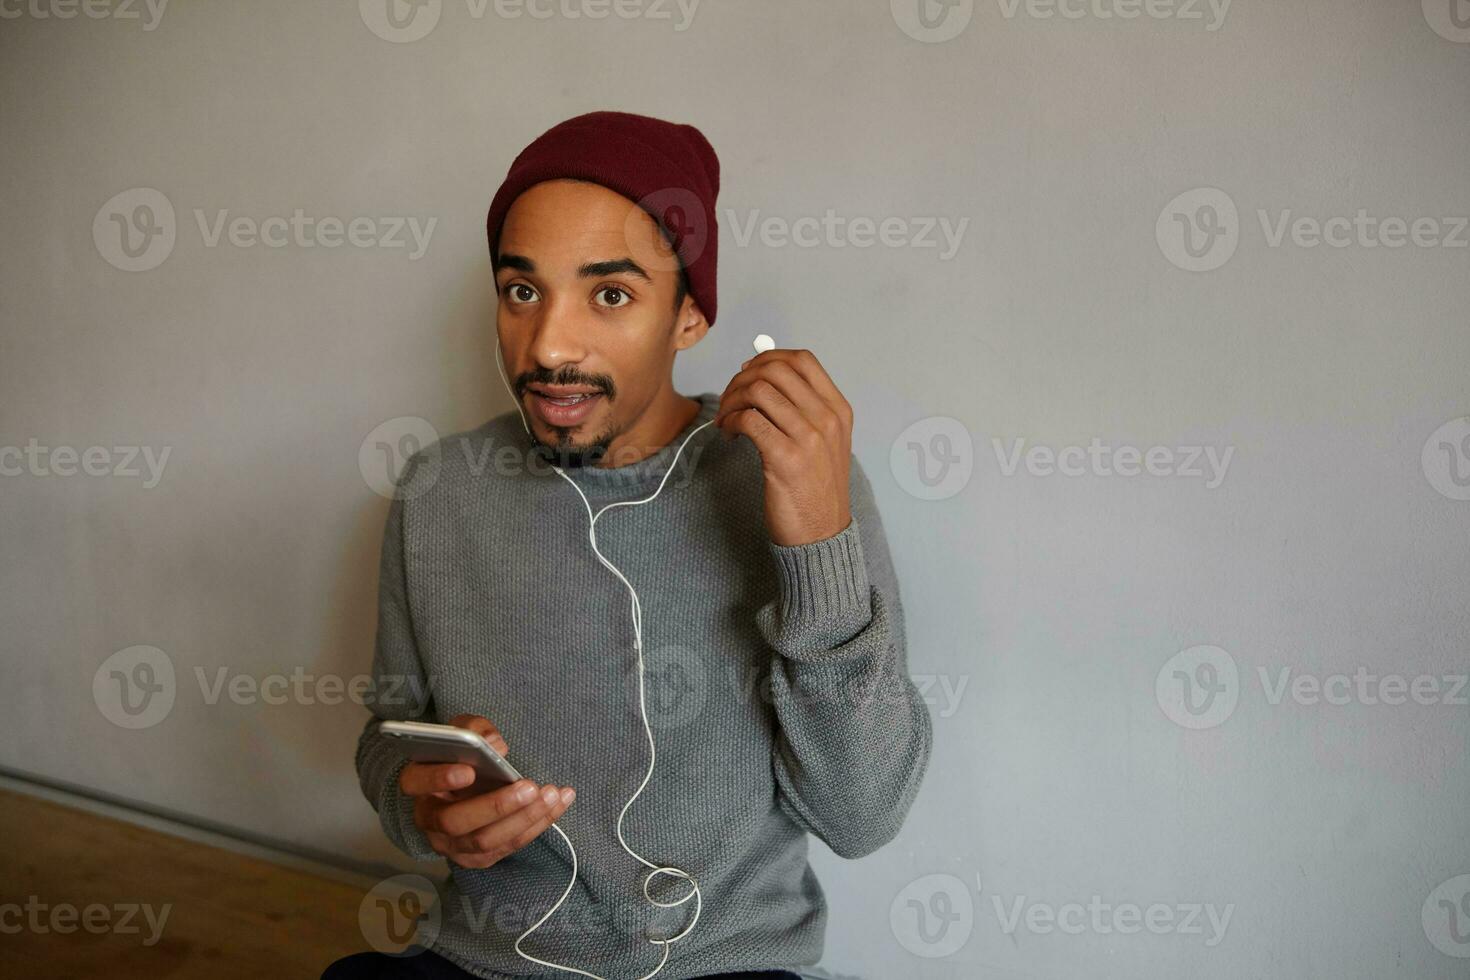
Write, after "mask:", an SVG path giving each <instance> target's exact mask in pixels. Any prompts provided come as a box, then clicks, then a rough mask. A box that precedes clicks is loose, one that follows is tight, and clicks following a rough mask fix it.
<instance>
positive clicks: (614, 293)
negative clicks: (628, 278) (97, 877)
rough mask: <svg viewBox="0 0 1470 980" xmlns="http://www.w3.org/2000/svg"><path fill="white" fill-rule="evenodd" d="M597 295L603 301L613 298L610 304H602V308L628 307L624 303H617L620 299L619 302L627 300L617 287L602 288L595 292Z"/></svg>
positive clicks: (625, 295)
mask: <svg viewBox="0 0 1470 980" xmlns="http://www.w3.org/2000/svg"><path fill="white" fill-rule="evenodd" d="M597 295H598V296H599V297H601V298H603V299H607V298H608V297H613V299H612V301H611V302H607V303H603V304H602V305H603V306H611V307H618V306H627V305H628V304H627V303H626V302H619V301H618V300H620V299H621V300H626V299H627V298H628V294H627V293H625V292H624V291H623V290H621V289H619V288H618V287H617V286H603V287H602V288H601V289H599V290H598V291H597Z"/></svg>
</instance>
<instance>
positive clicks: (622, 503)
mask: <svg viewBox="0 0 1470 980" xmlns="http://www.w3.org/2000/svg"><path fill="white" fill-rule="evenodd" d="M754 346H755V352H756V353H757V354H760V353H763V352H765V351H768V350H771V349H772V348H774V347H775V346H776V342H775V341H774V340H772V339H771V338H770V336H768V335H767V334H761V335H759V336H758V337H756V338H755V342H754ZM495 364H496V366H497V367H498V368H499V369H500V380H501V381H503V382H504V383H505V390H506V391H508V392H510V397H511V400H512V401H514V402H515V405H516V411H517V412H518V413H519V414H520V416H521V425H522V426H523V427H524V428H525V430H526V434H527V435H531V424H530V422H529V421H527V419H526V411H525V409H524V408H522V407H521V401H520V399H519V398H517V397H516V393H515V391H514V389H512V388H511V386H510V379H509V378H507V377H506V375H505V362H504V360H503V359H502V356H501V353H500V337H499V335H498V334H497V336H496V338H495ZM713 421H714V419H710V420H709V422H704V423H701V424H700V425H699V426H698V427H696V428H695V430H694V432H691V433H689V435H688V436H686V437H685V438H684V441H683V442H682V443H680V444H679V448H678V450H676V451H675V453H674V458H673V459H672V460H670V462H669V469H668V471H667V472H666V473H664V476H663V479H662V480H660V481H659V484H658V488H657V489H655V490H654V491H653V493H651V494H649V495H648V496H647V497H644V498H643V499H642V500H619V501H615V502H613V503H610V504H607V505H606V506H604V507H603V508H602V509H600V510H599V511H598V512H597V513H595V514H594V513H592V505H591V503H589V502H588V500H587V495H586V494H585V493H583V492H582V488H581V487H579V486H577V483H576V481H575V480H573V479H572V478H571V477H569V476H567V475H566V472H565V471H563V470H562V468H561V467H559V466H555V465H553V466H552V467H551V468H552V469H554V470H556V472H557V474H558V475H559V476H561V478H562V479H563V480H566V481H567V482H568V483H570V484H571V485H572V489H573V490H575V491H577V496H579V497H581V498H582V505H583V506H584V507H586V508H587V518H588V522H589V523H588V527H587V540H588V541H589V542H591V544H592V551H593V553H594V554H596V555H597V560H598V561H600V562H602V564H603V565H604V566H606V567H607V569H608V570H609V571H611V572H612V573H613V574H614V575H616V576H617V577H618V580H619V581H620V582H622V583H623V584H624V585H625V586H627V587H628V593H629V595H630V596H631V597H632V613H633V647H634V650H635V651H636V652H637V654H638V710H639V713H640V715H641V716H642V719H643V731H644V732H645V733H646V734H647V735H648V772H647V774H646V775H644V777H643V782H641V783H639V784H638V789H637V790H636V791H634V793H633V795H632V796H630V797H628V802H627V803H625V804H623V809H622V812H620V813H619V814H618V823H617V834H618V843H619V844H621V845H622V846H623V850H625V851H627V852H628V853H629V854H631V855H632V856H633V857H634V858H635V859H637V860H638V861H639V863H641V864H644V865H646V866H647V867H649V868H651V869H652V870H651V871H650V872H649V873H648V875H647V877H645V878H644V879H643V897H644V898H646V899H648V901H649V903H650V904H652V905H656V906H658V907H660V908H672V907H674V906H676V905H683V904H684V903H685V902H687V901H689V899H690V898H694V899H695V903H694V917H693V918H692V919H690V920H689V925H687V926H685V927H684V930H683V931H682V932H680V933H679V934H678V935H676V936H670V937H669V938H667V939H652V938H650V939H649V940H648V941H649V942H651V943H655V944H659V945H662V946H663V948H664V955H663V959H661V960H659V964H658V966H656V967H654V969H653V972H652V973H645V974H643V976H641V977H639V978H638V980H649V978H650V977H652V976H653V975H654V974H655V973H658V971H659V970H662V969H663V968H664V964H665V963H667V962H668V960H669V944H670V943H675V942H678V941H679V940H680V939H683V938H684V937H685V936H687V935H689V933H690V932H691V931H692V930H693V929H694V924H695V923H696V922H698V921H699V913H700V910H701V909H702V908H703V906H704V899H703V897H702V896H701V895H700V892H699V882H698V881H696V880H695V878H694V876H693V875H691V874H690V873H689V872H687V871H684V870H683V869H681V868H676V867H674V866H673V865H664V866H662V867H660V866H659V865H657V864H654V863H653V862H652V861H649V860H647V859H645V858H644V857H643V856H642V855H640V854H638V853H637V852H636V851H634V850H633V849H632V848H631V847H629V846H628V842H627V841H626V840H624V839H623V817H624V815H626V814H627V812H628V807H630V806H632V805H633V801H634V800H636V799H638V796H639V794H640V793H642V792H643V787H645V786H647V785H648V781H649V779H651V778H653V767H654V764H655V762H656V761H657V749H656V748H655V746H654V742H653V729H652V728H651V727H650V726H649V724H648V706H647V702H646V701H645V699H644V690H643V610H642V607H641V606H640V605H639V603H638V590H636V589H634V588H633V585H632V583H631V582H629V581H628V580H627V579H626V578H624V577H623V573H622V572H620V571H618V569H617V567H616V566H615V565H613V563H612V562H610V561H608V560H607V558H606V557H605V556H604V555H603V553H602V552H601V551H598V549H597V519H598V518H599V517H601V516H602V515H603V514H605V513H607V512H608V511H609V510H611V509H612V508H614V507H636V506H638V505H639V504H646V503H648V502H649V501H650V500H652V499H653V498H654V497H657V496H658V495H659V493H660V492H661V491H662V490H663V488H664V484H665V483H667V482H668V480H669V473H672V472H673V471H674V466H675V465H676V464H677V463H678V462H679V454H680V453H682V452H683V451H684V447H685V446H687V445H688V444H689V440H690V439H693V438H694V435H695V433H697V432H699V430H700V429H703V428H704V427H705V426H707V425H709V424H710V423H711V422H713ZM532 438H533V439H534V436H533V437H532ZM551 829H552V830H554V831H556V832H557V833H558V834H560V835H561V839H562V840H564V841H566V843H567V850H569V851H570V852H571V855H572V879H571V880H570V881H568V882H567V887H566V891H564V892H562V893H561V898H558V899H557V900H556V904H555V905H553V906H552V907H551V908H549V909H547V911H546V914H545V915H543V916H541V918H539V919H537V920H536V922H535V923H534V924H533V925H532V926H531V928H529V929H527V930H526V931H525V932H523V933H521V934H520V936H519V937H517V939H516V942H515V950H516V953H517V954H518V955H519V956H520V957H521V958H522V959H526V960H530V961H531V962H532V963H540V964H541V965H542V966H549V967H551V968H552V969H556V970H566V971H568V972H570V973H580V974H581V975H582V976H584V977H591V978H592V980H608V978H606V977H601V976H598V975H597V974H595V973H589V972H587V971H586V970H579V969H577V968H576V967H574V966H564V965H562V964H560V963H552V962H550V961H549V960H542V959H537V958H536V957H534V956H532V955H531V954H529V953H527V952H525V951H523V950H522V949H521V941H522V940H524V939H525V938H526V937H527V936H529V935H530V934H531V933H533V932H535V931H536V930H537V929H539V928H541V923H543V922H545V921H546V920H547V919H549V918H551V914H552V913H553V912H555V911H556V910H557V909H559V908H560V907H561V903H562V902H564V901H566V899H567V896H568V895H570V894H571V893H572V886H573V885H575V884H576V883H577V849H576V848H575V847H573V846H572V840H571V838H570V837H568V836H567V835H566V832H565V831H564V830H562V829H561V828H560V827H558V826H557V825H556V824H554V823H553V824H552V825H551ZM658 874H666V875H669V876H671V877H675V878H684V879H687V880H688V881H689V884H690V885H692V886H693V888H692V890H691V891H690V892H689V893H688V894H687V895H685V896H684V897H683V898H681V899H679V900H678V901H674V902H660V901H657V900H655V899H654V897H653V896H652V895H650V894H649V893H648V883H649V882H651V881H652V880H653V877H654V875H658Z"/></svg>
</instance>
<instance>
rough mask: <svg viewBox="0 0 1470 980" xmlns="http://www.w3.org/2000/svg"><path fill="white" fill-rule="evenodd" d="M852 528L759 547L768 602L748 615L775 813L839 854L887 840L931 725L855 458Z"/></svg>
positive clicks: (917, 775) (914, 786) (912, 788)
mask: <svg viewBox="0 0 1470 980" xmlns="http://www.w3.org/2000/svg"><path fill="white" fill-rule="evenodd" d="M849 492H850V499H851V505H850V506H851V511H852V522H851V523H850V524H849V525H848V526H847V527H846V528H845V529H843V530H842V531H840V532H838V533H837V534H835V535H833V536H832V537H829V538H824V539H823V540H821V541H814V542H811V543H809V544H803V545H790V546H787V545H778V544H775V543H773V542H768V544H769V548H770V551H771V554H772V556H773V557H774V559H775V565H776V576H777V589H776V597H775V598H774V599H772V600H771V601H770V602H768V603H767V604H766V605H764V606H762V607H761V608H760V609H759V610H758V611H757V613H756V620H757V625H758V628H759V629H760V632H761V634H762V636H763V637H764V638H765V640H766V642H767V643H768V644H769V645H770V646H771V647H772V649H773V650H774V654H773V656H772V658H771V683H770V686H771V698H772V701H773V705H774V708H775V712H776V717H777V722H778V732H777V736H776V745H775V749H774V751H773V754H772V765H773V767H774V770H775V777H776V783H777V787H778V805H779V806H780V807H781V808H782V810H783V811H785V812H786V813H787V814H788V815H789V816H790V817H791V818H792V819H793V820H795V821H796V823H797V824H798V825H799V826H801V827H804V828H805V829H806V830H808V831H809V832H811V833H812V834H815V835H816V836H817V837H819V838H820V839H821V840H822V841H823V842H824V843H826V844H827V846H828V847H830V848H831V849H832V850H833V852H834V853H836V854H837V855H839V856H841V857H845V858H859V857H863V856H864V855H866V854H870V853H872V852H873V851H875V850H877V849H878V848H879V847H881V846H883V845H884V844H886V843H888V842H889V841H891V840H892V839H893V838H894V837H895V836H896V835H897V834H898V831H899V828H900V827H901V826H902V824H903V821H904V818H905V817H906V815H907V814H908V810H909V808H910V806H911V805H912V803H913V801H914V797H915V796H916V795H917V794H918V791H919V784H920V783H921V782H922V780H923V778H924V772H925V770H926V769H927V768H928V765H929V754H930V749H931V747H932V743H933V725H932V722H931V720H930V717H929V711H928V708H927V706H926V705H925V704H924V701H923V698H922V697H921V696H920V695H919V692H918V689H917V688H916V687H915V686H914V683H913V681H912V680H910V679H909V676H908V651H907V646H906V641H905V636H904V620H903V606H902V603H901V601H900V597H899V589H898V580H897V577H896V576H895V574H894V569H893V563H892V560H891V558H890V556H889V551H888V542H887V539H886V538H885V536H884V533H883V524H882V521H881V519H880V518H879V515H878V509H877V505H876V503H875V502H874V499H873V492H872V487H871V485H870V484H869V482H868V479H867V476H866V474H864V472H863V470H862V467H861V466H860V465H859V464H858V461H857V458H856V457H854V458H853V460H852V464H851V468H850V478H849Z"/></svg>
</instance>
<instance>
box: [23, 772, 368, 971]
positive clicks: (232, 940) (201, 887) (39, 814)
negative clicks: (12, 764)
mask: <svg viewBox="0 0 1470 980" xmlns="http://www.w3.org/2000/svg"><path fill="white" fill-rule="evenodd" d="M365 894H366V891H365V889H363V888H359V887H353V886H351V885H348V884H344V883H342V882H340V881H334V880H331V879H329V878H322V877H318V876H316V875H312V874H309V873H306V872H303V871H298V870H295V869H291V868H286V867H283V866H281V865H277V864H272V863H269V862H267V861H262V860H257V859H255V858H251V857H247V856H245V855H242V854H238V853H235V852H233V851H226V850H221V849H219V848H215V847H210V846H208V845H205V844H199V843H195V842H192V841H187V840H183V839H181V838H179V837H175V836H172V835H168V834H163V833H159V832H157V831H154V830H149V829H147V828H144V827H139V826H135V825H133V824H130V823H124V822H121V821H118V820H113V819H110V818H107V817H102V816H98V815H96V814H92V813H87V812H83V811H81V810H74V809H71V808H69V807H66V806H62V805H60V804H58V803H53V802H50V801H49V800H43V799H39V798H36V797H33V796H27V795H22V794H17V793H12V792H8V791H4V790H0V963H3V966H0V974H3V975H4V976H8V977H26V978H30V980H50V978H67V980H74V978H80V977H106V978H108V980H132V978H135V977H136V978H150V980H151V978H157V977H189V978H192V977H201V978H206V980H234V978H236V977H239V978H247V977H248V978H250V980H260V978H267V980H288V978H289V980H296V978H312V980H314V978H317V977H319V976H320V975H321V972H322V970H323V969H324V968H325V967H326V965H327V964H328V963H330V962H331V961H332V960H334V959H337V958H338V957H340V956H345V955H346V954H348V953H351V952H357V951H360V950H363V949H367V948H368V943H367V942H366V941H365V940H364V938H363V934H362V932H361V931H360V928H359V925H358V909H359V906H360V905H361V904H362V901H363V897H364V895H365ZM89 906H92V908H90V909H89V908H88V907H89ZM140 907H148V909H150V910H151V911H152V912H153V923H150V921H149V919H148V918H147V916H146V915H145V912H144V911H143V910H142V908H140ZM104 908H105V909H106V911H105V913H104V911H103V909H104ZM128 909H132V910H134V911H133V912H132V913H131V918H130V921H126V922H125V921H124V918H123V917H124V916H126V915H129V913H128V911H127V910H128ZM165 912H166V914H167V917H166V918H163V916H164V915H165ZM104 915H105V916H106V919H105V920H104V918H103V916H104ZM84 916H85V917H89V918H84ZM160 920H161V924H162V928H161V929H160V928H158V926H157V923H158V922H159V921H160ZM104 921H105V922H106V923H107V924H108V925H107V926H104ZM17 925H18V926H19V927H20V929H19V931H18V932H17V931H15V929H16V926H17ZM87 926H90V928H88V927H87ZM128 928H131V929H133V930H135V931H132V932H126V931H124V930H126V929H128ZM61 929H68V930H69V931H67V932H64V933H63V932H61V931H59V930H61Z"/></svg>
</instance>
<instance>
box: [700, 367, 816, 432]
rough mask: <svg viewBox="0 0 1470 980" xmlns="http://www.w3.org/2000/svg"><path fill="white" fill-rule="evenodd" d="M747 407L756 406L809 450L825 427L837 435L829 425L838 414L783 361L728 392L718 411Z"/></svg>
mask: <svg viewBox="0 0 1470 980" xmlns="http://www.w3.org/2000/svg"><path fill="white" fill-rule="evenodd" d="M750 408H754V409H758V410H759V411H760V413H761V414H762V415H764V416H765V417H766V418H768V419H770V421H771V423H772V424H773V425H775V426H776V428H777V429H779V430H780V432H781V434H782V435H784V436H785V437H786V438H788V439H790V440H791V441H792V442H795V443H798V444H800V445H802V446H804V447H806V448H808V449H815V448H817V446H816V442H817V440H818V439H820V438H822V437H824V436H826V435H827V434H828V430H831V434H832V435H836V434H837V432H836V430H835V429H833V428H832V424H833V423H836V422H837V416H836V415H835V414H834V413H833V412H832V410H831V409H830V408H828V407H827V403H826V402H824V401H822V399H821V398H819V397H818V396H817V393H816V392H815V391H813V390H812V387H811V385H809V384H807V383H806V379H805V378H803V377H802V376H801V375H800V374H797V373H796V370H795V369H794V368H792V367H791V365H790V364H787V363H785V362H782V361H777V362H775V363H773V364H771V365H769V366H768V367H767V368H766V369H765V373H764V374H762V375H760V376H759V377H755V378H752V379H751V380H750V381H749V382H748V383H747V384H745V385H743V386H741V387H739V388H737V389H735V390H734V391H731V392H730V393H729V394H728V395H726V396H725V398H724V399H723V400H722V401H721V403H720V410H721V411H722V412H726V413H728V412H733V411H741V410H744V409H750Z"/></svg>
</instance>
